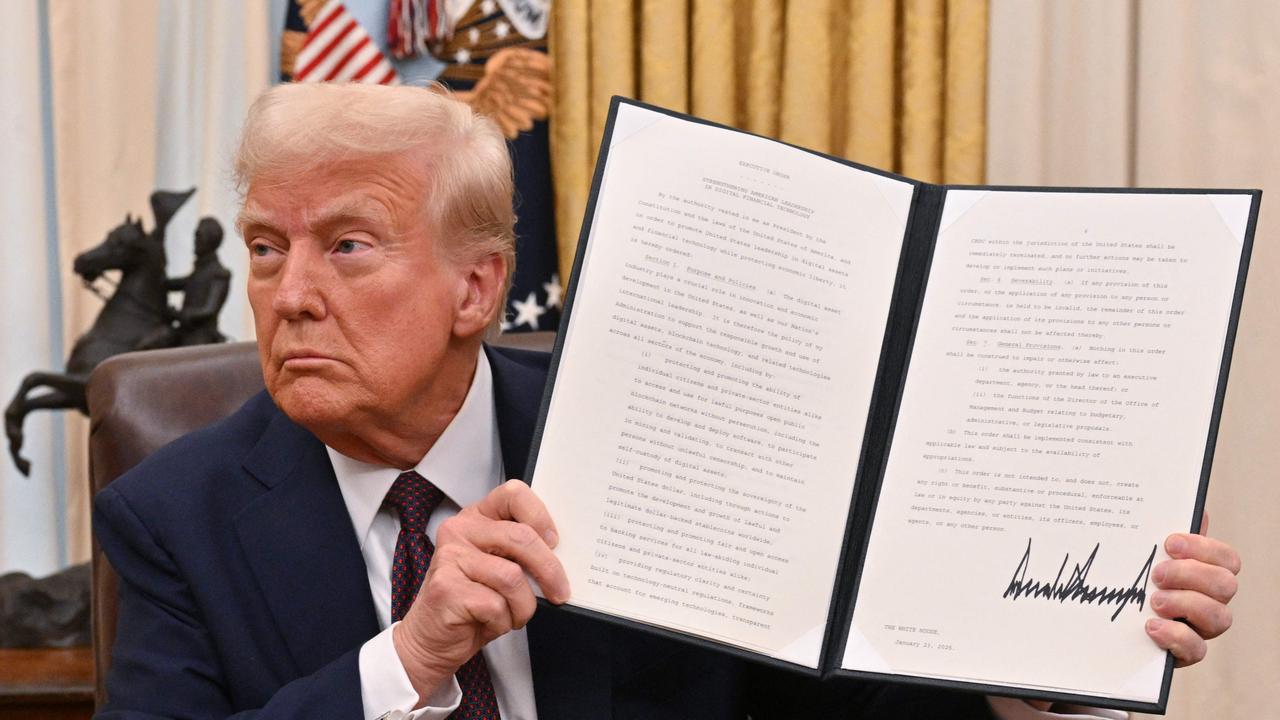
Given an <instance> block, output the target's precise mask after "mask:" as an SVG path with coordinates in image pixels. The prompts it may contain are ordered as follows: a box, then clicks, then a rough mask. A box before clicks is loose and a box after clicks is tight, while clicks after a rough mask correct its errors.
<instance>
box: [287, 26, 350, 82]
mask: <svg viewBox="0 0 1280 720" xmlns="http://www.w3.org/2000/svg"><path fill="white" fill-rule="evenodd" d="M355 26H356V21H355V18H351V19H350V20H348V21H347V23H346V24H345V25H343V26H342V30H341V31H340V32H338V34H337V37H335V38H334V39H333V40H331V41H329V43H328V44H327V45H325V46H324V48H323V49H322V50H320V51H319V52H318V54H317V55H316V56H315V58H314V59H312V60H311V62H309V63H307V65H306V67H304V68H302V70H300V71H298V74H297V76H296V77H297V78H298V79H299V80H302V79H304V78H306V77H307V76H308V75H310V74H311V71H312V70H315V69H316V66H317V65H319V64H320V63H322V62H324V59H325V58H327V57H328V56H329V53H330V52H332V51H333V48H334V46H335V45H337V44H338V43H340V42H342V39H343V38H345V37H346V36H347V33H350V32H351V30H352V29H354V28H355ZM307 45H308V46H310V45H311V43H308V44H307ZM306 49H307V48H306V47H304V48H303V50H306ZM298 54H299V55H301V54H302V53H298Z"/></svg>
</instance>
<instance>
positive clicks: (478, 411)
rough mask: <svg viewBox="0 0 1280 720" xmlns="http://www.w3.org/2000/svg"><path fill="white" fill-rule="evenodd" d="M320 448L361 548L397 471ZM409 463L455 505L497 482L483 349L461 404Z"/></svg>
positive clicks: (497, 451) (475, 498) (498, 452)
mask: <svg viewBox="0 0 1280 720" xmlns="http://www.w3.org/2000/svg"><path fill="white" fill-rule="evenodd" d="M325 450H327V451H328V453H329V462H330V463H331V464H332V465H333V473H334V475H335V476H337V478H338V487H339V489H341V490H342V499H343V501H345V502H346V505H347V512H348V513H350V515H351V525H352V527H354V528H355V531H356V537H357V538H359V539H360V545H361V547H362V548H363V547H364V539H365V537H366V536H367V535H368V534H369V527H370V526H371V525H372V524H373V519H374V517H375V516H376V515H377V514H378V509H379V508H381V507H382V500H383V498H385V497H386V496H387V492H388V491H389V490H391V485H392V484H393V483H395V481H396V478H397V477H399V476H400V472H401V471H400V470H398V469H397V468H393V467H387V466H385V465H374V464H371V463H366V462H362V461H360V460H356V459H354V458H349V457H347V456H346V455H343V454H342V453H340V452H338V451H337V450H334V449H333V448H331V447H328V446H325ZM413 469H414V470H417V471H418V474H419V475H421V476H422V477H424V478H426V479H428V480H430V481H431V482H432V483H434V484H435V486H436V487H438V488H440V490H441V492H443V493H444V494H445V497H447V498H448V499H449V500H451V501H453V502H454V503H455V504H456V505H457V506H458V507H466V506H468V505H472V504H474V503H477V502H479V501H480V500H482V499H483V498H484V497H485V496H486V495H488V494H489V491H491V490H493V489H494V488H495V487H497V486H498V485H499V484H500V483H501V482H502V472H503V470H502V448H501V445H500V444H499V441H498V424H497V415H496V413H495V411H494V406H493V372H492V370H491V369H490V368H489V362H488V360H487V359H486V358H485V355H484V353H478V354H477V358H476V371H475V374H474V376H473V377H472V380H471V388H470V389H469V390H467V396H466V398H464V399H463V401H462V407H460V408H458V412H457V414H456V415H454V416H453V420H451V421H449V425H448V426H447V427H446V428H445V429H444V432H443V433H442V434H441V435H440V437H439V438H438V439H437V440H436V442H435V444H434V445H432V446H431V449H430V450H428V451H427V454H426V455H424V456H423V458H422V459H421V460H419V461H418V464H417V465H415V466H414V468H413Z"/></svg>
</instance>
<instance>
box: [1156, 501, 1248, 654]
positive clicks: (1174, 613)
mask: <svg viewBox="0 0 1280 720" xmlns="http://www.w3.org/2000/svg"><path fill="white" fill-rule="evenodd" d="M1208 531H1209V517H1208V515H1207V514H1206V515H1205V516H1204V521H1203V522H1202V523H1201V524H1200V532H1201V533H1208ZM1164 549H1165V551H1166V552H1168V553H1169V557H1170V559H1169V560H1166V561H1164V562H1162V563H1160V564H1159V565H1157V566H1155V568H1153V569H1152V571H1151V578H1152V579H1153V580H1155V583H1156V587H1158V588H1160V589H1159V590H1157V591H1156V592H1155V593H1153V594H1152V595H1151V609H1152V610H1154V611H1155V613H1156V614H1157V615H1159V616H1160V617H1159V618H1151V619H1150V620H1148V621H1147V634H1148V635H1150V636H1151V639H1152V640H1154V641H1155V643H1156V644H1157V645H1159V646H1160V647H1162V648H1164V649H1166V650H1168V651H1169V652H1171V653H1173V656H1174V658H1175V660H1176V665H1177V667H1185V666H1187V665H1194V664H1195V663H1198V662H1200V661H1201V660H1203V659H1204V654H1205V649H1206V647H1205V641H1206V640H1209V639H1212V638H1216V637H1218V636H1219V635H1221V634H1222V633H1224V632H1226V631H1227V628H1229V627H1231V608H1228V607H1227V603H1229V602H1231V598H1232V597H1234V596H1235V594H1236V587H1237V585H1236V575H1237V574H1239V572H1240V554H1239V553H1237V552H1236V551H1235V548H1233V547H1231V546H1230V545H1228V544H1226V543H1224V542H1222V541H1221V540H1214V539H1213V538H1210V537H1206V536H1205V535H1204V534H1201V535H1191V534H1187V533H1174V534H1173V535H1170V536H1169V537H1168V539H1167V540H1165V543H1164ZM1161 618H1168V619H1161ZM1175 620H1185V621H1186V622H1185V623H1182V622H1175Z"/></svg>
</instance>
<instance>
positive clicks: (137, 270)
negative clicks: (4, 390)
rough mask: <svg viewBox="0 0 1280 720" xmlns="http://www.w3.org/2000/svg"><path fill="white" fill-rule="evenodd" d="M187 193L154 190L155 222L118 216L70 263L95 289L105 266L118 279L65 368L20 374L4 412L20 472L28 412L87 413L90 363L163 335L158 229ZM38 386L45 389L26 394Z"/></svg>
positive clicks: (165, 318) (167, 320) (161, 232)
mask: <svg viewBox="0 0 1280 720" xmlns="http://www.w3.org/2000/svg"><path fill="white" fill-rule="evenodd" d="M193 193H195V188H192V189H190V190H187V191H184V192H163V191H157V192H154V193H152V194H151V211H152V213H153V215H154V217H155V227H153V228H152V229H151V232H150V233H148V232H146V231H145V230H143V227H142V220H141V219H134V218H132V217H130V216H129V215H126V216H125V221H124V223H123V224H121V225H119V226H118V227H116V228H115V229H113V230H111V232H109V233H107V238H106V240H104V241H103V242H102V244H100V245H98V246H97V247H95V248H93V249H91V250H86V251H85V252H83V253H80V254H79V255H77V256H76V259H75V264H74V266H73V268H74V270H75V273H76V274H77V275H79V276H80V277H81V278H82V279H83V280H84V283H85V285H86V286H87V287H88V288H89V289H90V290H91V291H93V292H94V293H95V294H98V292H97V290H96V288H95V287H94V285H93V283H94V281H95V280H97V279H98V278H99V277H100V276H101V275H102V274H103V272H105V271H107V270H119V271H120V273H121V274H120V282H119V285H118V286H117V287H116V290H115V292H114V293H113V294H112V295H111V297H110V298H108V299H107V300H106V304H105V305H104V306H103V307H102V310H101V311H100V312H99V313H98V317H97V319H96V320H94V322H93V327H91V328H89V331H88V332H86V333H85V334H83V335H81V336H80V338H79V339H77V340H76V343H75V346H74V347H72V348H71V354H70V355H69V356H68V357H67V365H66V371H65V372H61V373H58V372H40V371H37V372H33V373H31V374H29V375H27V376H26V377H25V378H23V380H22V383H21V385H19V387H18V391H17V393H15V394H14V396H13V400H12V401H11V402H10V403H9V407H8V408H7V409H6V410H5V413H4V428H5V434H6V435H7V436H8V438H9V454H10V455H12V456H13V462H14V464H15V465H17V467H18V470H19V471H20V472H21V473H22V474H23V475H27V474H29V473H30V471H31V463H30V461H28V460H27V459H26V458H24V457H22V455H21V450H22V440H23V437H22V424H23V420H24V419H25V418H26V416H27V414H28V413H30V412H31V411H33V410H61V409H69V408H75V409H77V410H79V411H80V412H82V413H84V414H86V415H88V414H89V407H88V404H87V402H86V400H85V383H86V382H87V381H88V380H89V373H90V372H92V371H93V368H94V367H96V366H97V365H98V363H100V362H102V361H103V360H105V359H107V358H109V357H111V356H112V355H118V354H120V353H124V352H129V351H130V350H136V349H138V348H139V346H140V345H141V344H142V342H143V341H144V340H146V339H147V338H154V337H156V336H163V335H164V332H163V330H164V328H166V327H169V326H170V325H171V323H172V322H173V311H172V310H171V309H170V308H169V303H168V290H167V287H166V281H167V278H166V275H165V263H166V254H165V248H164V236H165V226H167V225H168V224H169V220H171V219H172V218H173V215H174V213H176V212H177V211H178V208H180V207H182V204H183V203H185V202H186V201H187V199H188V198H190V197H191V195H192V194H193ZM40 388H44V389H45V392H43V393H40V394H36V395H33V394H32V392H33V391H36V390H39V389H40Z"/></svg>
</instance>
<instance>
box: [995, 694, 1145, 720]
mask: <svg viewBox="0 0 1280 720" xmlns="http://www.w3.org/2000/svg"><path fill="white" fill-rule="evenodd" d="M987 702H988V703H989V704H990V705H991V711H992V712H993V713H995V716H996V717H997V718H1000V720H1050V719H1052V720H1096V719H1097V718H1105V719H1106V720H1127V718H1128V717H1129V713H1127V712H1124V711H1122V710H1106V709H1104V708H1091V707H1081V706H1079V705H1063V704H1061V703H1059V704H1057V705H1055V706H1054V707H1055V708H1057V710H1037V709H1035V708H1033V707H1031V705H1029V704H1028V703H1027V701H1025V700H1019V699H1017V698H1007V697H996V696H994V695H989V696H987Z"/></svg>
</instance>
